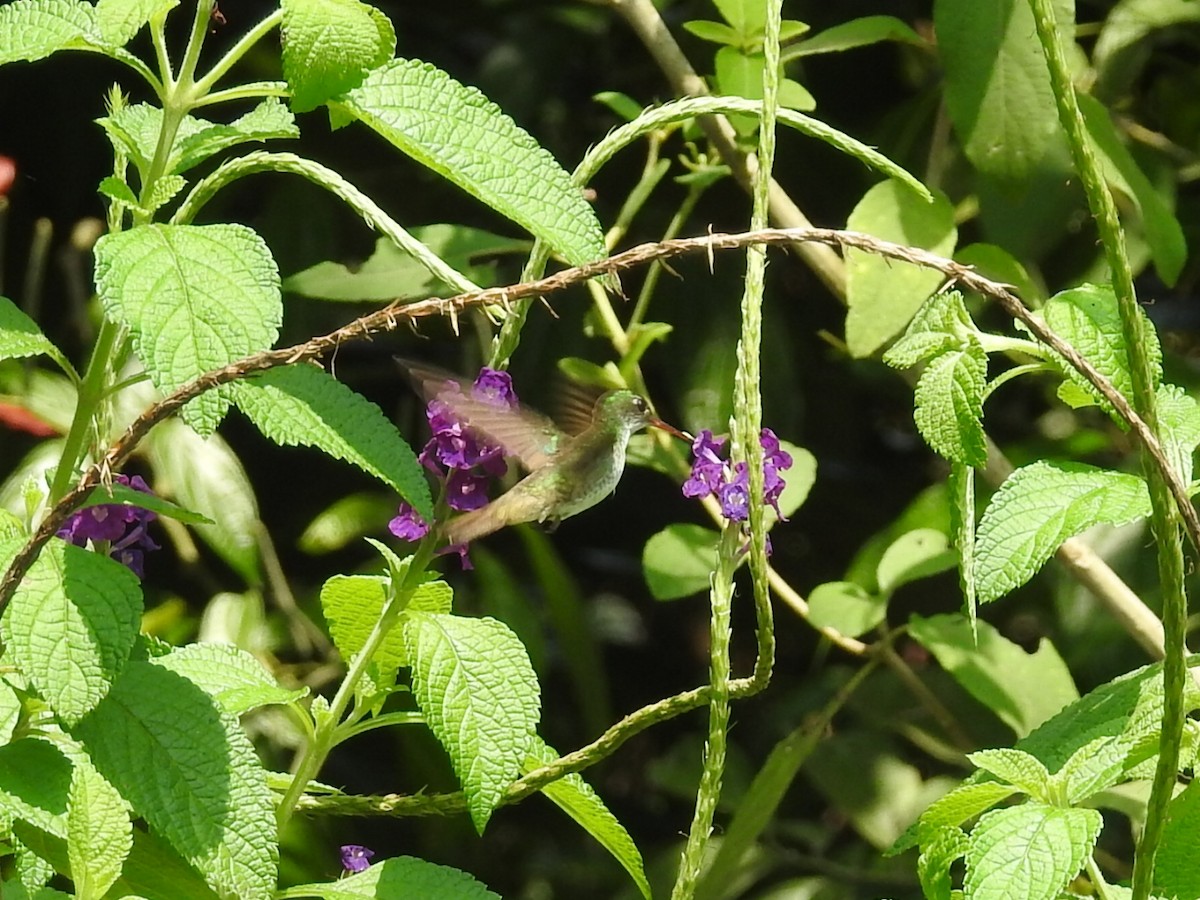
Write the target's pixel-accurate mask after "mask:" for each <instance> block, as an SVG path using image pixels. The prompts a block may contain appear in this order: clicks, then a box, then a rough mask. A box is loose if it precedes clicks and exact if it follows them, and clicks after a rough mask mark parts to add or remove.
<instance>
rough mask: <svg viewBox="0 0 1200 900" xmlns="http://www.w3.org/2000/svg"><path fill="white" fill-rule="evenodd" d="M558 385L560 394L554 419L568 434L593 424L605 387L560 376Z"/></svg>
mask: <svg viewBox="0 0 1200 900" xmlns="http://www.w3.org/2000/svg"><path fill="white" fill-rule="evenodd" d="M559 381H560V382H561V383H560V384H558V385H556V388H557V389H558V396H557V398H556V400H555V404H554V421H556V422H557V423H558V424H559V425H560V426H561V427H562V430H563V431H565V432H566V433H567V434H572V435H574V434H580V433H582V432H583V431H585V430H587V427H588V426H589V425H591V424H592V420H593V413H594V411H595V409H596V401H597V400H599V399H600V397H601V395H603V393H604V390H603V388H599V387H594V386H592V385H587V384H580V383H579V382H578V381H571V380H570V379H569V378H560V379H559Z"/></svg>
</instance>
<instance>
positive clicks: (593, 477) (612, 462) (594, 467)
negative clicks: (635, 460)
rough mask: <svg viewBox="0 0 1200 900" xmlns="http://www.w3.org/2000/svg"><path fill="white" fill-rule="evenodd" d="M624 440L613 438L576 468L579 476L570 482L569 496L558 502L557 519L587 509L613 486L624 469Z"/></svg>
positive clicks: (614, 486) (626, 442) (608, 492)
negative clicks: (559, 510)
mask: <svg viewBox="0 0 1200 900" xmlns="http://www.w3.org/2000/svg"><path fill="white" fill-rule="evenodd" d="M628 442H629V441H628V438H626V439H625V440H620V439H619V438H618V440H616V441H614V442H613V444H612V447H611V449H610V450H609V451H608V452H600V453H597V454H595V457H594V458H593V459H592V460H591V461H589V462H587V463H585V464H583V465H582V466H581V467H580V470H579V475H578V477H577V478H576V479H575V481H574V483H573V484H572V485H571V490H570V492H569V494H570V495H569V497H568V498H567V499H566V500H565V501H564V502H563V504H562V512H561V514H560V516H559V518H562V519H565V518H567V517H568V516H573V515H576V514H577V513H581V512H583V511H584V510H585V509H591V508H592V507H593V506H595V505H596V504H597V503H599V502H600V501H601V500H603V499H604V498H605V497H607V496H608V495H609V494H611V493H612V492H613V491H615V490H616V489H617V483H618V482H619V481H620V480H621V474H622V473H623V472H624V471H625V448H626V445H627V444H628Z"/></svg>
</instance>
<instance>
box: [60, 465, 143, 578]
mask: <svg viewBox="0 0 1200 900" xmlns="http://www.w3.org/2000/svg"><path fill="white" fill-rule="evenodd" d="M113 480H114V481H115V482H116V483H117V484H123V485H125V486H126V487H131V488H133V489H134V490H135V491H141V492H142V493H143V494H151V493H153V492H152V491H151V490H150V486H149V485H147V484H146V482H145V480H144V479H143V478H142V476H140V475H133V476H129V475H117V476H115V477H114V479H113ZM157 518H158V516H157V514H155V513H153V512H151V511H150V510H148V509H142V508H140V507H137V506H126V505H125V504H123V503H100V504H97V505H96V506H88V507H86V508H84V509H80V510H77V511H75V512H73V513H72V514H71V515H70V517H68V519H67V521H66V522H65V523H64V524H63V526H62V527H61V528H60V529H59V530H58V536H59V537H60V538H62V539H63V540H65V541H67V542H69V543H71V544H74V545H75V546H77V547H86V546H87V543H88V541H92V542H94V543H101V542H108V543H109V545H110V546H109V548H108V552H109V556H111V557H112V558H113V559H115V560H116V561H117V562H119V563H121V564H122V565H123V566H125V567H126V568H128V569H130V570H131V571H132V572H133V573H134V574H135V575H137V576H138V578H142V577H144V576H145V561H146V553H147V551H150V550H158V549H159V546H158V544H156V543H155V542H154V539H153V538H151V537H150V534H149V532H148V531H147V526H148V525H149V524H150V523H151V522H153V521H154V520H155V519H157Z"/></svg>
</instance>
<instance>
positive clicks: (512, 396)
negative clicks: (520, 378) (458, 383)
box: [472, 366, 517, 409]
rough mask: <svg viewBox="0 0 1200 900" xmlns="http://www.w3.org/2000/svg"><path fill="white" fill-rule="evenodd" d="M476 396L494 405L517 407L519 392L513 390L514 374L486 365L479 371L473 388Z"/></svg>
mask: <svg viewBox="0 0 1200 900" xmlns="http://www.w3.org/2000/svg"><path fill="white" fill-rule="evenodd" d="M472 390H473V392H474V394H475V396H476V397H478V398H479V399H480V400H483V401H485V402H486V403H491V404H492V405H494V406H507V407H508V408H509V409H516V408H517V392H516V391H515V390H513V383H512V376H511V375H509V374H508V373H507V372H501V371H499V370H498V369H489V368H488V367H487V366H484V367H483V368H482V369H480V371H479V377H478V378H476V379H475V384H474V386H473V388H472Z"/></svg>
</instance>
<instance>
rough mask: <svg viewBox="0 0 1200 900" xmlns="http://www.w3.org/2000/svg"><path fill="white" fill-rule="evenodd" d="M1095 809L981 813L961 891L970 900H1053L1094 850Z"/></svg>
mask: <svg viewBox="0 0 1200 900" xmlns="http://www.w3.org/2000/svg"><path fill="white" fill-rule="evenodd" d="M1103 824H1104V823H1103V820H1102V819H1101V818H1100V813H1099V812H1098V811H1096V810H1094V809H1063V808H1060V807H1054V806H1046V805H1044V804H1041V803H1024V804H1022V805H1020V806H1014V807H1011V808H1009V809H996V810H992V811H991V812H989V813H985V814H984V815H983V816H981V817H980V819H979V824H978V825H976V826H975V828H974V830H973V831H972V832H971V845H970V847H969V848H968V849H967V854H966V859H967V875H966V880H965V884H964V886H965V888H966V892H967V896H969V897H971V898H972V900H1007V898H1011V897H1021V898H1022V900H1055V898H1057V897H1058V895H1059V892H1060V891H1061V890H1063V889H1064V888H1065V887H1066V886H1067V884H1068V883H1069V882H1070V880H1071V879H1072V878H1074V877H1075V875H1076V874H1077V873H1078V872H1079V870H1080V869H1081V868H1083V863H1084V861H1085V860H1086V859H1087V857H1088V856H1089V855H1090V854H1091V852H1092V848H1093V847H1094V846H1095V845H1096V838H1097V837H1098V836H1099V834H1100V829H1101V827H1102V826H1103Z"/></svg>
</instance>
